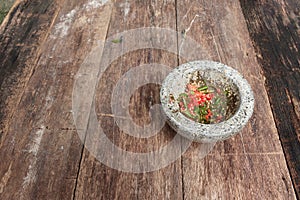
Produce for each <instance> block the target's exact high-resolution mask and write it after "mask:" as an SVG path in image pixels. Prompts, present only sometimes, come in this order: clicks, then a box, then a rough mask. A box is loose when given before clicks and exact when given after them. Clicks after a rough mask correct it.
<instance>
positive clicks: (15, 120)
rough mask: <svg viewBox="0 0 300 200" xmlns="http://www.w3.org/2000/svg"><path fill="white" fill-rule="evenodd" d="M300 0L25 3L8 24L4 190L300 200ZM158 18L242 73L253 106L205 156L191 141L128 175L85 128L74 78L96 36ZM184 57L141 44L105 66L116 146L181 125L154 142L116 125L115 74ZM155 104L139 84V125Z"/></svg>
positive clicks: (0, 102)
mask: <svg viewBox="0 0 300 200" xmlns="http://www.w3.org/2000/svg"><path fill="white" fill-rule="evenodd" d="M299 8H300V5H299V2H298V1H296V0H281V1H279V0H278V1H275V0H258V1H243V0H240V1H237V0H227V1H225V0H222V1H217V0H212V1H204V0H200V1H191V0H186V1H183V0H176V1H172V0H162V1H154V0H153V1H148V0H145V1H125V0H124V1H122V0H120V1H118V0H116V1H104V0H102V1H95V0H94V1H92V0H62V1H52V0H43V1H41V0H35V1H29V0H24V1H17V2H16V3H15V5H14V7H13V8H12V9H11V11H10V13H9V15H8V16H7V17H6V19H5V20H4V22H3V23H2V25H1V27H0V33H1V35H0V44H1V46H0V52H1V54H0V63H1V65H0V94H1V95H0V109H1V112H0V159H1V165H0V199H259V200H261V199H296V196H297V195H298V197H299V194H300V180H299V178H300V177H299V174H300V145H299V138H300V137H299V136H300V125H299V124H300V123H299V119H300V104H299V102H300V101H299V99H300V97H299V96H300V95H299V81H300V67H299V63H300V54H299V46H300V45H299V43H300V39H299V38H300V36H299V35H300V14H299V12H300V10H299ZM198 16H199V17H198ZM153 26H154V27H161V28H170V29H172V30H176V31H178V33H183V32H185V34H186V35H187V36H188V37H191V38H193V39H194V40H195V41H197V42H198V43H200V44H201V45H203V47H204V48H205V50H206V52H207V54H208V55H209V57H210V59H211V60H215V61H220V62H223V63H225V64H227V65H229V66H232V67H233V68H235V69H237V70H239V71H240V72H241V73H242V74H243V75H244V77H245V78H246V79H247V80H248V81H249V83H250V85H251V86H252V88H253V90H254V93H255V100H256V104H255V111H254V115H253V117H252V118H251V120H250V122H249V123H248V125H247V126H246V127H245V128H244V129H243V131H242V132H241V133H240V134H238V135H237V136H235V137H234V138H232V139H229V140H226V141H224V142H219V143H218V144H217V145H216V146H215V148H214V150H213V151H212V152H211V153H210V154H209V155H208V156H207V157H205V158H204V159H203V160H199V159H198V156H197V146H198V145H197V144H193V145H192V146H191V147H190V149H189V150H188V151H187V152H186V153H185V154H184V155H183V156H182V157H181V158H180V159H178V160H177V161H176V162H174V163H172V164H171V165H169V166H167V167H165V168H163V169H161V170H159V171H155V172H149V173H142V174H133V173H125V172H120V171H117V170H114V169H110V168H108V167H106V166H105V165H103V164H101V163H100V162H99V161H97V160H96V159H95V158H94V157H93V155H91V154H90V153H89V151H87V150H86V149H85V148H84V145H83V144H82V143H81V141H80V139H79V137H78V135H77V132H76V128H75V126H74V122H73V118H72V89H73V84H74V76H75V74H76V72H77V71H78V69H79V67H80V65H81V64H82V62H83V61H84V59H85V58H86V56H87V55H88V53H89V52H90V51H91V50H92V49H93V47H95V46H96V45H97V41H98V40H105V39H106V38H108V37H110V36H112V35H114V34H116V33H121V32H122V31H125V30H129V29H134V28H140V27H153ZM181 37H182V35H181V34H178V40H177V41H176V42H178V41H180V40H181V39H182V38H181ZM178 44H179V42H178ZM120 45H121V42H120ZM199 59H203V58H202V57H199ZM186 61H188V60H183V59H182V58H180V57H178V56H177V55H174V54H171V53H168V52H166V51H161V50H155V49H143V50H138V51H134V52H130V53H128V54H126V55H123V56H122V57H121V58H119V59H117V60H115V62H113V63H112V65H111V66H110V67H109V68H108V69H107V70H106V72H105V75H104V77H103V78H102V79H101V80H100V82H99V85H98V87H97V90H96V91H97V96H96V99H97V105H98V107H97V108H96V109H97V114H98V120H99V123H100V124H101V127H102V128H103V129H104V130H105V133H106V135H107V136H108V137H109V138H110V139H111V140H112V141H113V142H114V143H115V144H116V145H118V146H119V147H122V148H123V149H126V150H130V151H136V152H143V151H145V152H147V151H149V150H152V149H156V148H159V147H160V146H162V145H164V144H166V143H167V142H169V141H170V140H171V139H172V138H173V137H174V135H175V134H176V133H174V131H172V130H171V129H170V128H169V127H168V126H167V125H166V126H165V127H164V129H163V130H162V131H161V133H160V134H158V135H157V136H155V137H153V138H150V139H149V140H142V139H136V138H133V137H130V136H128V135H126V134H125V133H123V132H122V131H120V130H119V129H118V127H117V125H116V124H115V123H114V120H113V117H112V116H111V110H110V102H109V99H110V96H111V90H112V89H113V87H114V85H115V83H116V82H117V81H118V79H119V78H120V77H121V76H122V75H123V74H124V73H125V72H126V71H128V70H129V69H130V68H132V67H135V66H139V65H141V64H147V63H153V62H157V63H162V64H165V65H168V66H171V67H176V66H177V65H178V64H181V63H183V62H186ZM149 93H152V94H153V96H152V98H151V100H150V99H149V98H148V96H147V95H145V94H149ZM150 101H151V102H152V103H158V102H159V86H157V85H153V84H149V85H146V86H144V87H141V88H140V89H139V90H137V91H136V93H135V94H134V96H133V97H132V99H131V107H130V109H131V112H130V113H131V115H132V116H133V117H134V119H135V120H136V123H138V124H144V123H147V122H149V116H148V111H149V108H150V106H151V102H150Z"/></svg>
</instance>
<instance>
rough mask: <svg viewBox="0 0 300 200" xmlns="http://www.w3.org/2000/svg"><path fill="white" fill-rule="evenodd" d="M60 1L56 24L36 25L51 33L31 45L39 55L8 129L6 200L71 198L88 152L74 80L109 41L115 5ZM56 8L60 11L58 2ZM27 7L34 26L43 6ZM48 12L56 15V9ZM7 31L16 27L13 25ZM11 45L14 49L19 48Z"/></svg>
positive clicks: (1, 184)
mask: <svg viewBox="0 0 300 200" xmlns="http://www.w3.org/2000/svg"><path fill="white" fill-rule="evenodd" d="M60 3H62V5H61V7H62V8H61V9H60V10H59V9H58V10H57V12H56V13H57V18H56V19H54V20H55V22H54V21H53V26H52V25H51V26H49V25H50V24H48V26H45V27H37V30H43V29H47V30H49V33H48V34H46V35H45V38H44V43H43V44H39V43H37V42H36V41H32V43H33V45H39V46H38V49H39V51H38V52H39V54H38V57H37V58H36V62H34V63H32V64H34V66H33V67H34V71H33V72H32V74H31V75H30V76H29V77H28V83H27V84H26V85H25V86H26V87H25V88H24V89H23V90H24V93H22V94H21V98H20V102H15V107H16V112H15V113H13V115H12V116H11V121H10V123H9V125H8V128H7V129H5V130H4V135H5V137H4V139H3V142H2V143H1V147H0V148H1V151H0V152H1V153H0V157H1V160H3V161H5V162H3V164H1V167H0V170H1V171H0V177H1V179H0V180H1V181H0V198H1V199H71V198H73V196H74V190H75V185H76V180H77V175H78V170H79V164H80V159H81V153H82V149H83V146H82V144H81V141H80V139H79V137H78V135H77V131H76V129H75V127H74V123H73V117H72V89H73V83H74V76H75V74H76V72H77V70H78V68H79V66H80V64H81V63H82V62H83V60H84V59H85V57H86V56H87V55H86V54H87V52H89V51H90V49H92V48H93V47H94V46H95V45H97V44H95V43H94V42H95V41H98V40H101V39H102V40H103V39H104V38H105V36H106V30H107V27H108V23H109V18H110V12H111V6H110V4H105V2H104V1H103V2H99V1H71V0H70V1H68V0H66V1H64V2H60ZM53 4H54V5H56V6H55V7H57V8H59V6H58V3H57V2H53ZM27 6H28V7H29V8H30V9H29V10H27V11H24V13H27V12H28V17H27V18H26V19H24V21H25V22H24V23H25V25H26V26H25V27H28V28H30V23H29V25H28V24H27V22H28V21H29V22H31V20H32V19H31V17H32V16H35V15H32V12H34V10H42V8H43V7H41V5H39V4H36V2H25V4H24V5H23V4H22V6H21V7H20V8H19V9H21V10H22V9H23V10H26V9H25V8H26V7H27ZM34 6H36V7H34ZM32 9H33V10H32ZM48 11H49V13H47V12H48ZM58 11H59V12H58ZM47 12H46V13H47V14H53V12H52V10H51V9H49V10H47ZM99 13H102V14H99ZM21 14H22V13H21ZM19 17H20V16H19V15H16V16H13V19H14V18H15V20H17V19H18V18H19ZM40 17H43V15H41V16H40ZM46 20H47V19H46ZM39 26H40V25H39ZM49 28H50V29H49ZM7 29H8V30H9V29H13V28H12V27H10V25H9V24H8V28H7ZM25 30H26V29H25ZM19 31H20V32H22V31H21V29H20V30H19ZM46 32H47V31H46ZM8 44H9V45H11V46H12V49H13V48H14V47H15V46H16V44H11V43H8ZM29 56H30V55H28V56H27V57H26V58H28V57H29ZM18 61H19V62H20V65H22V64H24V63H26V62H27V60H22V58H19V57H17V60H16V62H18ZM28 62H29V61H28ZM29 64H30V63H29ZM16 67H17V68H18V66H16ZM9 86H10V87H11V85H9Z"/></svg>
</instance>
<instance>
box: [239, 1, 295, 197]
mask: <svg viewBox="0 0 300 200" xmlns="http://www.w3.org/2000/svg"><path fill="white" fill-rule="evenodd" d="M241 4H242V7H243V12H244V15H245V18H246V21H247V25H248V28H249V32H250V35H251V38H252V39H253V41H254V47H255V51H256V52H257V54H258V55H259V57H258V61H259V63H260V65H261V66H262V69H263V71H264V75H265V77H266V83H265V85H266V89H267V92H268V96H269V99H270V103H271V107H272V111H273V115H274V119H275V122H276V127H277V130H278V133H279V137H280V140H281V143H282V146H283V149H284V153H285V157H286V159H287V163H288V166H289V170H290V173H291V175H292V180H293V183H294V187H295V189H296V191H297V194H298V198H300V89H299V87H300V53H299V51H300V2H299V1H295V0H287V1H282V2H276V1H255V2H253V1H251V2H250V1H241Z"/></svg>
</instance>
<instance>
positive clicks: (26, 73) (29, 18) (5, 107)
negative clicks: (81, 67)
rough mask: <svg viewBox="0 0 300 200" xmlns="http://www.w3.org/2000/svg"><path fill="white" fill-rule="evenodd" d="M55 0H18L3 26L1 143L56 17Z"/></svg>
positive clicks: (0, 52)
mask: <svg viewBox="0 0 300 200" xmlns="http://www.w3.org/2000/svg"><path fill="white" fill-rule="evenodd" d="M58 9H59V7H58V5H57V4H55V3H54V2H53V1H37V2H36V3H35V4H33V3H28V2H27V1H21V2H20V1H16V3H15V4H14V5H13V7H12V9H11V11H10V13H9V14H8V16H7V17H6V20H5V21H4V22H3V23H2V24H1V27H0V32H1V34H0V43H1V46H0V63H1V65H0V93H1V95H0V110H1V111H0V119H1V120H0V144H1V142H2V141H3V139H4V137H5V135H6V134H7V128H8V127H7V125H8V124H9V121H10V119H11V117H12V115H13V113H14V112H15V111H16V109H15V105H16V104H18V102H19V101H20V98H21V95H22V93H23V91H24V87H25V85H26V84H27V82H28V79H29V78H30V77H31V75H32V73H33V71H34V68H35V67H36V62H37V60H38V58H39V56H40V48H39V46H40V45H42V44H43V43H44V41H45V38H47V36H48V35H49V33H48V30H49V27H50V26H51V23H53V20H55V19H56V12H57V10H58Z"/></svg>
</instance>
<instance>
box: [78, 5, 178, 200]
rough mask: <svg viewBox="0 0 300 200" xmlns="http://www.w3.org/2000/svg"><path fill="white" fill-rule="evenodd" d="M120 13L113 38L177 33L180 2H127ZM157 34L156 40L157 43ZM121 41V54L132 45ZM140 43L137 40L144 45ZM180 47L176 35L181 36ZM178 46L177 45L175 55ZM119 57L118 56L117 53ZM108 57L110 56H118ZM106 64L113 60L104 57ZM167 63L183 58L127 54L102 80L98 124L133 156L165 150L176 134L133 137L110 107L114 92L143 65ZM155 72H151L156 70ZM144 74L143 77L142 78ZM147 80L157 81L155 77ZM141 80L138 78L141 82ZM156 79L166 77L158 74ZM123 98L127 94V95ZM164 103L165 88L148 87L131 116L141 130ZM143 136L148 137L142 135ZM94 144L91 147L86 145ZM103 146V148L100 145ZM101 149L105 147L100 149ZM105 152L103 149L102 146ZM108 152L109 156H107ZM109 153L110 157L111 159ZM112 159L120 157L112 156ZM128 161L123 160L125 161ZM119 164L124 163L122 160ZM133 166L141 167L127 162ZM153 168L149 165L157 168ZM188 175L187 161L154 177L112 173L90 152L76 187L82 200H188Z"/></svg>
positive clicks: (137, 93)
mask: <svg viewBox="0 0 300 200" xmlns="http://www.w3.org/2000/svg"><path fill="white" fill-rule="evenodd" d="M114 5H115V6H114V10H113V14H112V18H111V22H110V26H109V31H108V37H113V36H114V34H116V33H122V32H123V31H126V30H130V29H135V28H141V27H148V26H156V27H162V28H170V29H173V30H175V29H176V21H175V19H176V15H175V1H150V0H149V1H148V0H146V1H125V0H124V1H123V0H118V1H116V2H115V4H114ZM155 37H156V35H154V36H153V40H155ZM119 38H120V37H119V36H118V37H116V38H114V37H113V38H110V40H111V39H116V41H115V44H114V45H118V46H119V48H120V49H122V48H124V47H123V46H122V45H123V44H124V45H125V43H126V42H127V41H126V37H123V39H122V41H118V40H119ZM142 38H143V35H141V38H137V41H140V40H139V39H142ZM174 42H175V44H176V34H175V41H174ZM176 51H177V46H176V45H175V52H176ZM111 54H113V52H112V53H111ZM111 54H108V55H106V56H108V57H109V56H112V55H111ZM102 59H107V57H104V58H102ZM149 63H161V64H164V65H167V66H170V67H175V66H177V56H176V55H174V54H170V53H168V52H165V51H162V50H153V49H152V50H151V49H142V50H136V51H133V52H130V53H126V54H124V55H122V56H121V57H119V58H117V59H116V60H115V61H114V62H113V63H112V64H111V65H110V66H109V68H108V69H107V70H106V71H105V73H104V75H103V77H102V78H101V79H100V81H99V84H98V87H97V90H96V97H95V99H96V111H97V115H98V121H99V123H100V125H101V127H102V129H103V130H104V132H105V135H106V136H107V137H108V138H109V139H110V140H111V141H112V142H113V144H114V145H116V146H118V147H120V148H122V149H124V150H126V151H127V152H144V153H145V152H150V151H153V150H157V149H158V148H161V146H163V145H165V144H167V143H168V142H170V140H171V139H172V138H173V137H174V134H175V133H174V132H173V131H172V130H170V128H168V127H164V128H163V131H161V132H159V133H158V134H157V135H155V136H153V137H150V138H147V139H141V138H135V137H133V136H129V135H127V132H126V131H123V130H122V129H121V128H119V127H118V126H117V124H116V123H115V122H114V118H113V115H112V110H111V109H110V107H111V106H110V105H111V104H110V102H111V96H112V90H113V89H114V87H115V86H116V83H117V81H119V80H120V78H121V77H122V76H123V75H124V74H125V72H127V71H129V70H131V69H134V68H137V67H138V66H140V65H143V64H149ZM150 71H151V70H150ZM140 75H142V74H140ZM146 75H147V76H148V75H149V76H153V74H151V72H147V73H146ZM137 76H139V75H136V76H135V77H133V79H136V80H137V79H138V77H137ZM156 76H160V75H159V74H156ZM121 94H122V95H123V96H125V95H126V92H125V91H123V93H121ZM158 102H159V87H158V86H157V85H155V84H148V85H145V86H143V87H140V88H139V89H138V90H136V91H135V92H134V95H133V97H132V98H131V100H130V111H129V112H130V114H131V116H132V117H133V119H134V122H135V123H137V124H139V125H144V124H147V123H149V120H150V119H149V116H148V112H149V109H150V107H151V106H153V105H154V104H155V103H158ZM141 134H142V133H141ZM87 144H88V142H86V145H87ZM96 144H97V143H96ZM99 148H101V146H100V147H99ZM102 148H103V146H102ZM104 153H105V152H104ZM108 153H109V152H107V154H108ZM111 159H112V160H114V159H116V157H112V158H111ZM120 160H121V161H120V162H125V163H127V162H126V160H125V161H122V158H121V159H120ZM116 162H118V160H117V161H116ZM127 164H128V165H129V166H130V165H131V164H132V165H135V164H136V163H127ZM151 164H152V163H149V165H151ZM181 184H182V176H181V160H180V159H179V160H177V161H176V162H175V163H173V164H171V165H169V166H167V167H165V168H163V169H161V170H159V171H154V172H148V173H141V174H134V173H127V172H120V171H117V170H115V169H111V168H109V167H107V166H105V165H103V164H101V163H100V162H99V161H97V160H96V159H95V158H94V155H92V154H91V153H89V152H88V151H87V150H85V151H84V154H83V159H82V164H81V169H80V175H79V179H78V186H77V188H76V198H77V199H182V185H181Z"/></svg>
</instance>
